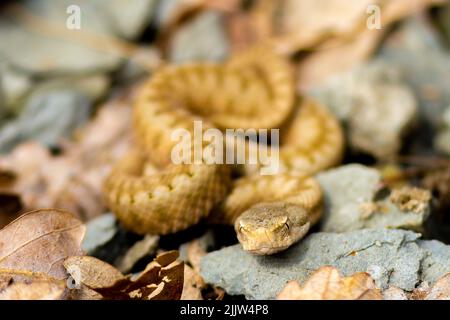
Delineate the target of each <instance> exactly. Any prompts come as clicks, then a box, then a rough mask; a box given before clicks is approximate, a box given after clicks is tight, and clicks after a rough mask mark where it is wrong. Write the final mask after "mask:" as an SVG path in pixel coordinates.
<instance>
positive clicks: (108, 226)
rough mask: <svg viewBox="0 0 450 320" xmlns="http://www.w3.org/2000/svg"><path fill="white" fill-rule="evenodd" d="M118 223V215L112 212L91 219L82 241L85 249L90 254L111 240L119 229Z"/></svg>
mask: <svg viewBox="0 0 450 320" xmlns="http://www.w3.org/2000/svg"><path fill="white" fill-rule="evenodd" d="M116 223H117V220H116V217H115V215H114V214H112V213H106V214H103V215H101V216H99V217H98V218H95V219H93V220H91V221H89V222H88V223H87V225H86V234H85V236H84V239H83V243H82V248H83V250H85V251H86V253H87V254H89V255H90V254H92V253H93V252H95V250H96V249H98V248H99V247H101V246H103V245H105V244H106V243H108V242H109V241H111V240H112V238H113V237H114V236H115V235H116V233H117V231H118V229H117V226H116Z"/></svg>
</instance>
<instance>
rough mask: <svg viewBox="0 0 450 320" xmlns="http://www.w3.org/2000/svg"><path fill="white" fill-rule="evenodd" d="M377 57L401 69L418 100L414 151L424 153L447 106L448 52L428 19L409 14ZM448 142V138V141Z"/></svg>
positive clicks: (449, 76) (448, 94) (429, 147)
mask: <svg viewBox="0 0 450 320" xmlns="http://www.w3.org/2000/svg"><path fill="white" fill-rule="evenodd" d="M378 58H379V59H382V60H383V61H384V62H385V63H387V64H389V65H391V66H392V67H393V68H397V69H398V70H400V72H401V75H402V78H403V79H404V81H405V83H406V84H407V85H409V86H410V87H411V88H412V89H413V90H414V93H415V95H416V97H417V99H418V106H419V111H420V117H419V118H420V123H419V125H418V129H419V130H420V131H418V132H417V134H416V135H415V137H414V139H412V141H409V143H411V144H412V145H413V147H414V148H413V150H416V151H421V150H424V151H425V152H427V151H429V149H431V147H432V146H433V143H432V142H433V141H432V139H433V137H434V134H435V133H436V130H437V129H438V128H439V127H440V126H441V122H442V117H443V112H444V110H445V109H446V108H447V107H448V106H449V105H450V90H448V83H450V54H449V53H448V49H447V48H446V47H445V45H444V44H443V43H442V41H441V38H439V35H438V32H436V29H435V28H434V27H433V25H432V23H431V22H430V21H427V20H426V19H425V18H424V17H423V16H422V18H418V17H412V18H410V19H408V20H407V21H406V22H405V23H404V24H403V25H402V26H401V27H400V28H399V29H398V30H397V31H396V32H394V33H393V34H392V35H390V37H388V38H387V40H386V41H385V43H384V45H383V46H382V47H381V50H380V52H379V56H378ZM447 141H448V140H447Z"/></svg>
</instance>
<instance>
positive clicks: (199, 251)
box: [186, 239, 206, 273]
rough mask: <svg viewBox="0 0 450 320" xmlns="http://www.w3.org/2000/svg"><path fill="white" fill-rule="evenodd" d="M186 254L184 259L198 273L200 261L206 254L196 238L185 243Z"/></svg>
mask: <svg viewBox="0 0 450 320" xmlns="http://www.w3.org/2000/svg"><path fill="white" fill-rule="evenodd" d="M186 255H187V257H186V260H187V261H188V262H189V263H190V264H191V266H192V268H193V269H194V271H196V272H197V273H200V261H201V259H202V257H203V256H205V255H206V251H205V249H204V248H203V246H202V245H201V243H200V241H199V240H198V239H195V240H193V241H191V242H189V243H188V244H187V246H186Z"/></svg>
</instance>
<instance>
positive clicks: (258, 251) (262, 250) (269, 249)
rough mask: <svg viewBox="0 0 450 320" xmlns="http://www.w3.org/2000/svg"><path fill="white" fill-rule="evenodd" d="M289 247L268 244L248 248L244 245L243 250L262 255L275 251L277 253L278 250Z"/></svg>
mask: <svg viewBox="0 0 450 320" xmlns="http://www.w3.org/2000/svg"><path fill="white" fill-rule="evenodd" d="M289 247H290V245H284V246H277V247H274V246H270V247H269V246H262V247H257V248H251V249H249V248H245V246H244V247H243V249H244V250H245V251H247V252H250V253H252V254H255V255H261V256H262V255H271V254H275V253H278V252H280V251H284V250H286V249H287V248H289Z"/></svg>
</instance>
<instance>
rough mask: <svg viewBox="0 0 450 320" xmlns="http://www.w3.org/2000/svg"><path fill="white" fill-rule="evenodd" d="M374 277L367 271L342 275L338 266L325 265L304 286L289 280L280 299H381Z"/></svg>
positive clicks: (279, 296)
mask: <svg viewBox="0 0 450 320" xmlns="http://www.w3.org/2000/svg"><path fill="white" fill-rule="evenodd" d="M382 298H383V297H382V295H381V292H380V290H379V289H378V288H376V286H375V283H374V281H373V279H372V278H371V277H370V276H369V274H367V273H365V272H358V273H355V274H353V275H352V276H350V277H342V276H341V275H340V274H339V271H338V270H337V269H336V268H333V267H330V266H324V267H321V268H319V269H318V270H316V271H314V272H313V273H312V274H311V276H310V277H309V278H308V279H307V280H306V282H305V283H304V285H303V286H300V285H299V283H298V282H296V281H289V282H288V284H287V285H286V286H285V287H284V289H283V290H282V291H281V292H280V294H279V295H278V297H277V299H279V300H381V299H382Z"/></svg>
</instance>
